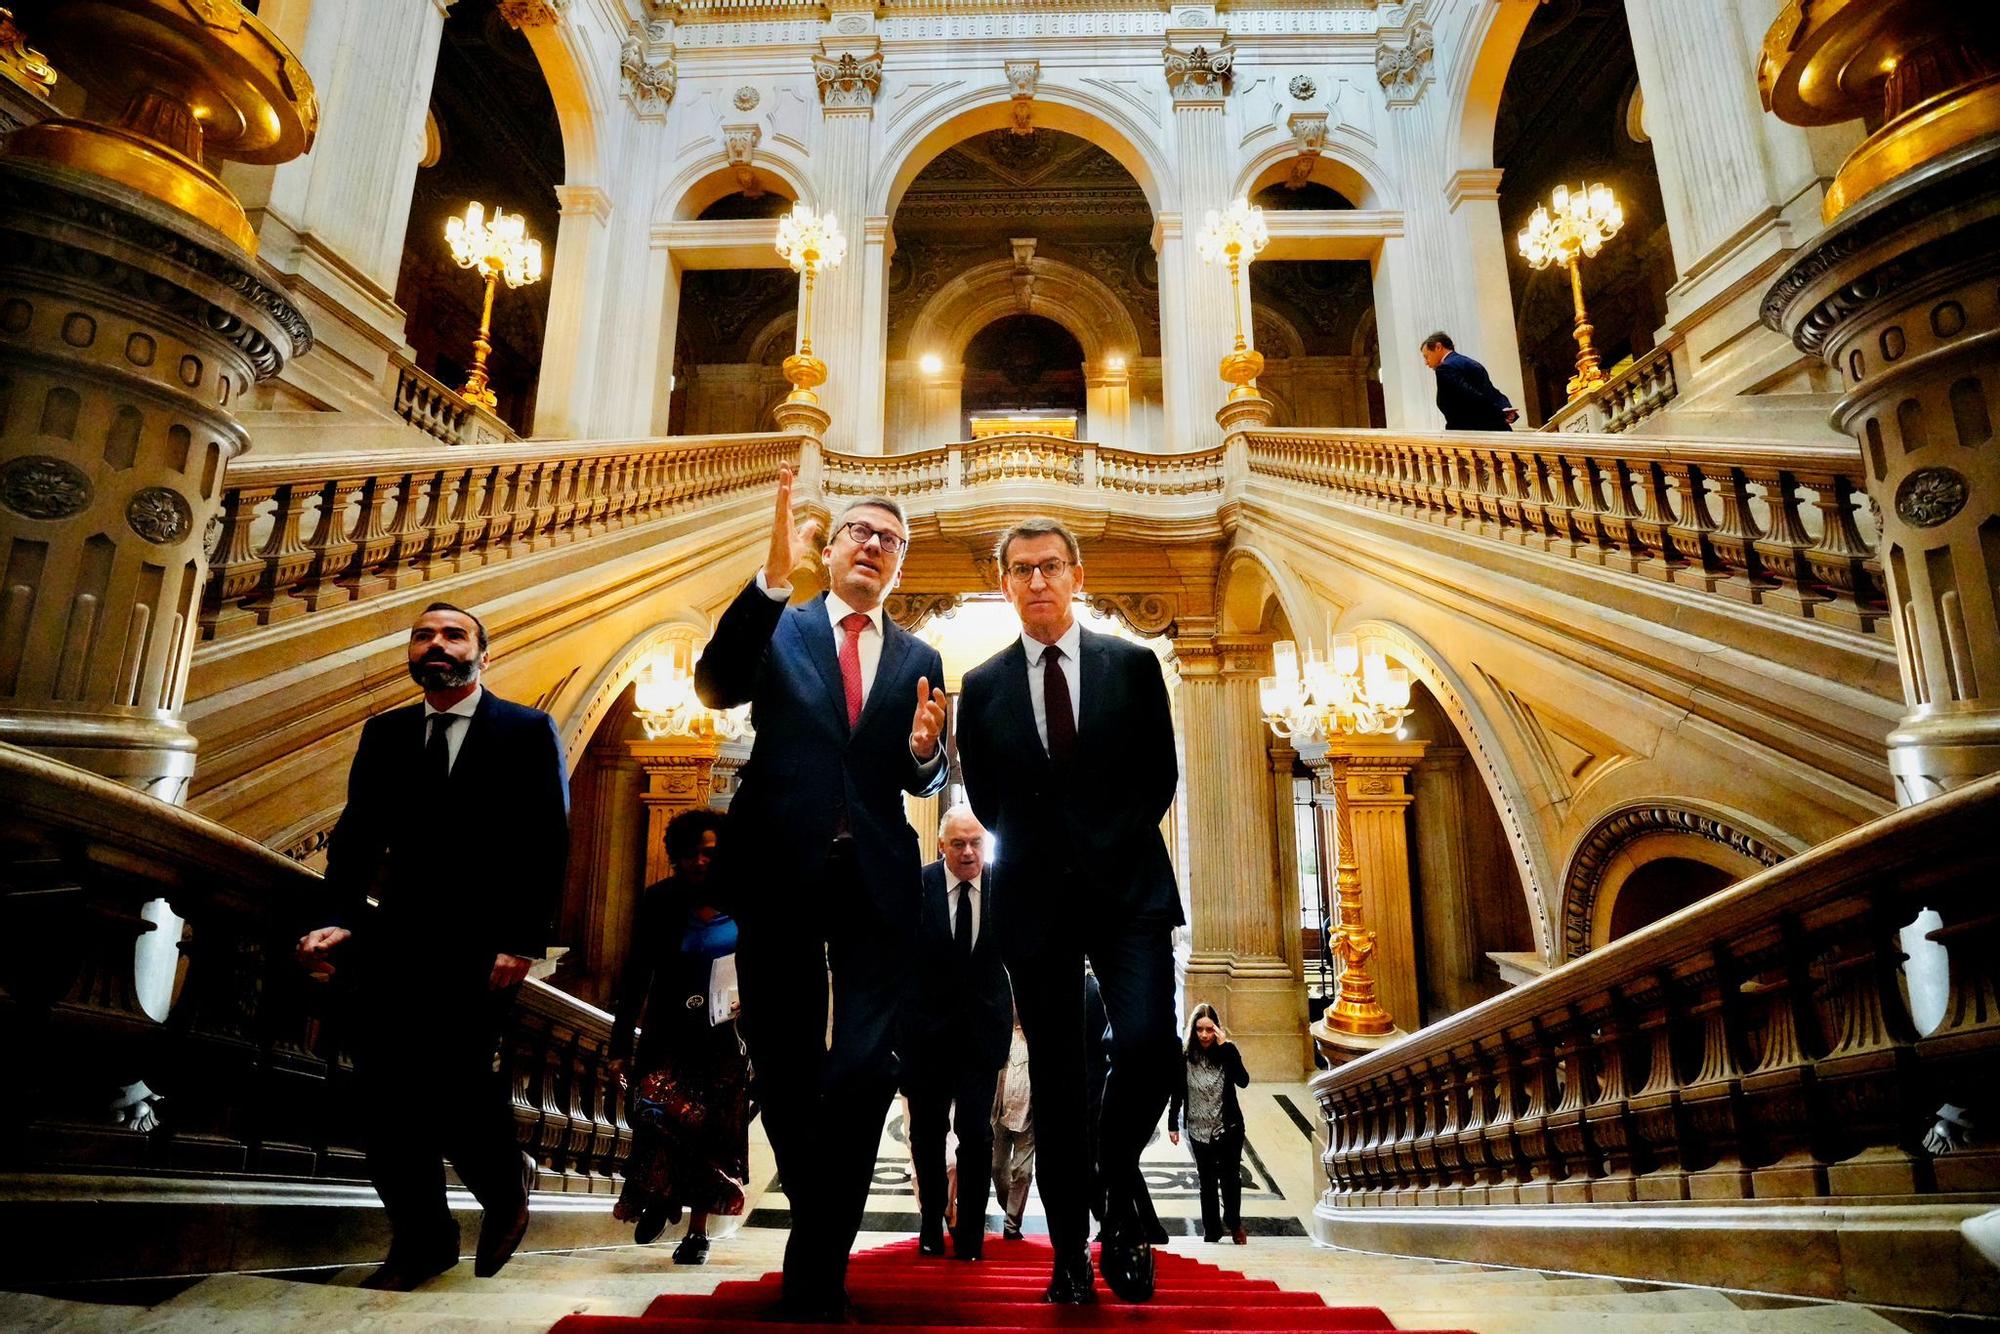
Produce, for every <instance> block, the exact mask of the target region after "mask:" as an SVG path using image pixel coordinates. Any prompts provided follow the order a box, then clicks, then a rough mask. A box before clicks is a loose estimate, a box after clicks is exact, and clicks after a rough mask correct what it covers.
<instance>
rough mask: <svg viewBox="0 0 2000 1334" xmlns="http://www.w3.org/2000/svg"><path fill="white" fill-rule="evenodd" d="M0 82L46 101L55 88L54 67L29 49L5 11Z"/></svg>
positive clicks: (0, 23) (0, 14)
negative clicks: (11, 83) (3, 81)
mask: <svg viewBox="0 0 2000 1334" xmlns="http://www.w3.org/2000/svg"><path fill="white" fill-rule="evenodd" d="M0 78H4V79H8V80H11V81H12V82H13V83H15V84H17V85H19V86H20V87H22V88H25V89H27V90H28V91H29V92H31V93H33V94H34V95H35V96H37V97H40V98H43V99H45V100H46V99H47V97H48V95H49V90H50V89H52V88H54V87H55V86H56V71H55V67H54V66H53V65H51V64H49V62H48V57H46V56H44V55H43V54H42V53H41V52H40V51H37V50H36V49H35V48H34V47H32V46H29V45H28V39H27V37H26V36H25V35H24V34H23V33H22V32H21V30H20V29H19V28H18V27H16V26H15V25H14V15H13V14H12V13H11V12H9V11H8V10H5V9H0ZM10 119H11V117H10Z"/></svg>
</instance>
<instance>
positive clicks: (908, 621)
mask: <svg viewBox="0 0 2000 1334" xmlns="http://www.w3.org/2000/svg"><path fill="white" fill-rule="evenodd" d="M964 602H965V598H964V596H963V595H962V594H959V593H891V594H890V595H889V596H888V597H886V598H884V599H883V600H882V610H883V611H885V612H887V613H888V615H889V619H890V620H892V621H894V622H895V623H896V624H897V625H900V626H902V627H903V628H904V629H905V630H908V631H910V632H911V633H913V634H914V633H915V632H916V629H917V627H918V626H920V625H922V624H923V623H924V622H926V621H928V620H931V619H932V618H936V619H939V620H950V619H951V617H952V614H953V613H954V612H956V611H957V610H958V609H959V607H960V606H961V605H963V604H964Z"/></svg>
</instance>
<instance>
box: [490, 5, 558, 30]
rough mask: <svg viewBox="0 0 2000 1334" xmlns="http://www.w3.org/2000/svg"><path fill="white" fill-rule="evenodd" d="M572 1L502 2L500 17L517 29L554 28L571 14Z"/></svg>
mask: <svg viewBox="0 0 2000 1334" xmlns="http://www.w3.org/2000/svg"><path fill="white" fill-rule="evenodd" d="M569 5H570V0H500V3H499V6H498V8H499V10H500V17H501V18H503V19H505V20H507V22H508V24H509V25H511V26H512V27H515V28H553V27H555V26H556V24H558V23H561V22H562V21H563V20H564V19H565V18H566V17H567V16H568V13H569Z"/></svg>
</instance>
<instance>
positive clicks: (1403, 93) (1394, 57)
mask: <svg viewBox="0 0 2000 1334" xmlns="http://www.w3.org/2000/svg"><path fill="white" fill-rule="evenodd" d="M1432 53H1433V47H1432V42H1431V30H1430V29H1429V28H1426V27H1419V28H1418V29H1417V30H1416V31H1415V32H1413V33H1411V34H1410V40H1409V41H1408V42H1406V43H1404V44H1403V45H1401V46H1396V45H1392V44H1390V43H1389V42H1386V41H1385V42H1383V43H1381V44H1380V45H1379V46H1377V47H1376V48H1375V78H1376V79H1377V80H1378V81H1379V82H1380V83H1381V85H1382V91H1383V92H1384V93H1385V94H1387V96H1388V99H1389V105H1391V106H1397V105H1409V104H1411V103H1414V102H1415V101H1416V100H1417V99H1418V98H1419V97H1421V96H1422V95H1423V91H1424V85H1425V84H1427V83H1429V82H1430V78H1431V56H1432Z"/></svg>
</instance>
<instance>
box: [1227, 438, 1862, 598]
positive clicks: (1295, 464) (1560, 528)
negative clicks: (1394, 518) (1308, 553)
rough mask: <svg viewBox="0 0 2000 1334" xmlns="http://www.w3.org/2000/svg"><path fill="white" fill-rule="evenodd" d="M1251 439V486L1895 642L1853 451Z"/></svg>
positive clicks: (1613, 442) (1577, 441)
mask: <svg viewBox="0 0 2000 1334" xmlns="http://www.w3.org/2000/svg"><path fill="white" fill-rule="evenodd" d="M1245 439H1246V440H1247V453H1248V458H1247V469H1248V473H1249V475H1250V477H1251V479H1252V481H1253V482H1255V481H1256V480H1257V479H1261V478H1268V479H1271V480H1273V481H1278V482H1283V483H1286V484H1287V485H1289V486H1292V487H1305V488H1308V489H1312V490H1319V491H1324V492H1328V493H1331V494H1333V495H1336V496H1339V497H1340V498H1342V499H1343V500H1348V501H1351V502H1354V503H1357V504H1361V505H1366V506H1370V507H1372V508H1376V509H1381V510H1386V511H1389V512H1392V513H1395V514H1398V515H1401V516H1403V517H1405V518H1409V519H1415V520H1419V521H1423V522H1428V523H1435V524H1440V525H1442V526H1445V527H1449V528H1454V529H1458V530H1461V531H1465V532H1471V533H1475V534H1477V535H1480V536H1483V537H1488V538H1496V539H1499V540H1502V541H1507V542H1512V543H1515V544H1518V545H1521V546H1525V547H1528V548H1530V549H1533V550H1539V551H1546V552H1549V553H1550V554H1553V555H1558V556H1566V557H1569V558H1572V559H1576V560H1580V561H1585V562H1588V563H1590V564H1593V565H1601V566H1603V567H1605V568H1607V569H1614V570H1620V571H1623V572H1625V573H1628V574H1637V575H1641V576H1644V577H1648V578H1652V579H1657V580H1660V581H1662V582H1667V583H1674V584H1679V585H1683V586H1685V587H1689V588H1693V589H1696V590H1698V591H1701V592H1704V593H1712V594H1715V595H1717V596H1720V597H1725V598H1730V599H1732V600H1734V601H1738V602H1744V603H1753V604H1757V605H1761V606H1765V607H1769V608H1771V609H1773V610H1776V611H1779V612H1782V613H1784V614H1787V615H1791V616H1797V617H1802V618H1811V619H1815V620H1823V621H1825V622H1827V623H1829V624H1832V625H1835V626H1838V627H1840V628H1843V629H1849V630H1859V631H1862V632H1864V633H1866V632H1873V633H1882V634H1886V633H1887V631H1886V627H1885V626H1884V625H1883V620H1884V617H1885V615H1886V610H1885V605H1884V598H1883V593H1882V587H1883V585H1882V581H1881V572H1880V569H1879V568H1878V566H1877V565H1876V563H1875V560H1874V556H1873V548H1872V545H1871V543H1870V542H1869V540H1868V537H1867V534H1868V533H1870V532H1872V530H1873V529H1874V527H1875V519H1874V514H1873V510H1872V508H1871V503H1872V502H1870V500H1869V498H1868V495H1867V489H1866V485H1865V482H1864V479H1863V476H1862V471H1861V469H1862V464H1861V457H1860V454H1859V451H1857V450H1854V449H1852V448H1848V447H1844V446H1841V447H1831V448H1827V447H1820V446H1816V445H1794V444H1783V443H1776V442H1756V441H1750V442H1740V443H1739V442H1701V443H1693V442H1677V441H1669V440H1656V439H1650V438H1636V437H1631V436H1604V435H1585V434H1575V433H1567V434H1558V433H1546V432H1520V433H1516V432H1511V431H1456V432H1448V433H1446V434H1443V435H1411V434H1406V433H1400V432H1392V431H1372V430H1351V431H1350V430H1252V431H1248V432H1246V433H1245Z"/></svg>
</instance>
